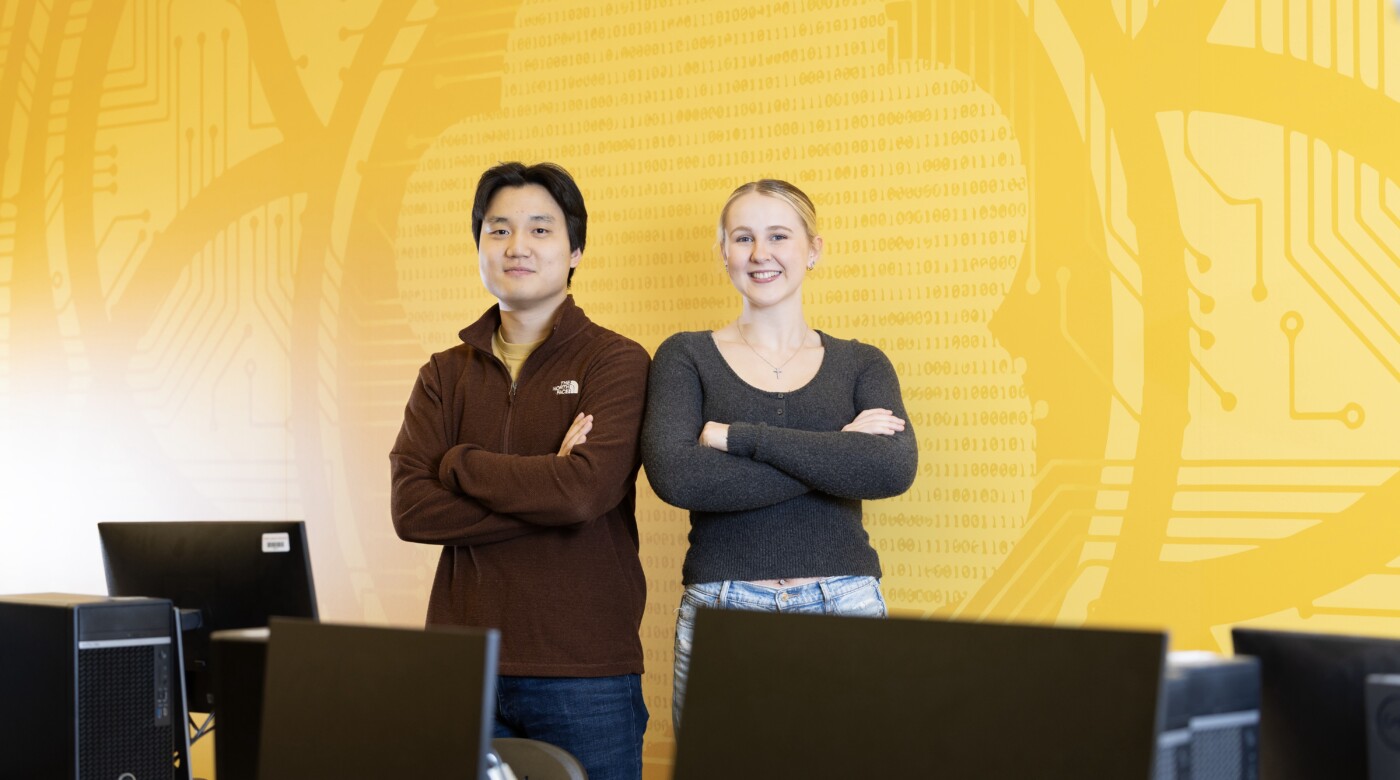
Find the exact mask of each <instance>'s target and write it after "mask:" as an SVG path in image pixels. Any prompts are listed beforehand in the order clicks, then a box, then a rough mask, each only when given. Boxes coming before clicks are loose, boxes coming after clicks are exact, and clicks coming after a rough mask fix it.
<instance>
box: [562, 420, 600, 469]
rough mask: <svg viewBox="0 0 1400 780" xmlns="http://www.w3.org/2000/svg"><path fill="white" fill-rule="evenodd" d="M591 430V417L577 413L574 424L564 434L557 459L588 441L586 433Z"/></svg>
mask: <svg viewBox="0 0 1400 780" xmlns="http://www.w3.org/2000/svg"><path fill="white" fill-rule="evenodd" d="M591 430H593V415H591V414H584V413H583V412H579V413H578V414H577V415H576V416H575V417H574V424H573V425H570V426H569V430H568V431H566V432H565V433H564V441H563V443H561V444H560V445H559V457H561V458H562V457H565V456H567V455H568V454H569V453H570V452H572V451H573V449H574V448H575V447H577V446H578V445H580V444H583V443H584V442H586V441H588V432H589V431H591Z"/></svg>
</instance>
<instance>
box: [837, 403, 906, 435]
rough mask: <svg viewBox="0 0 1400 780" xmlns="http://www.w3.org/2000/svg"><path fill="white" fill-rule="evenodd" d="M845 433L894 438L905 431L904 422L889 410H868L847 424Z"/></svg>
mask: <svg viewBox="0 0 1400 780" xmlns="http://www.w3.org/2000/svg"><path fill="white" fill-rule="evenodd" d="M841 430H843V431H855V432H856V433H870V434H875V435H878V436H893V435H895V434H896V433H899V432H900V431H902V430H904V420H902V419H900V418H898V417H895V416H894V412H891V411H890V410H889V409H866V410H865V411H863V412H861V413H860V414H858V415H856V418H855V419H854V420H851V421H850V422H849V423H846V427H844V428H842V429H841Z"/></svg>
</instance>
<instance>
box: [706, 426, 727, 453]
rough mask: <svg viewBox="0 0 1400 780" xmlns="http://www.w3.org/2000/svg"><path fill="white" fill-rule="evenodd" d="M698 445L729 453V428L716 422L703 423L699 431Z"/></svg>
mask: <svg viewBox="0 0 1400 780" xmlns="http://www.w3.org/2000/svg"><path fill="white" fill-rule="evenodd" d="M700 444H701V445H702V446H705V447H709V448H710V449H712V450H719V451H720V452H729V426H728V425H725V424H724V423H717V422H707V423H705V427H704V428H702V429H701V430H700Z"/></svg>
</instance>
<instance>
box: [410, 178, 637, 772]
mask: <svg viewBox="0 0 1400 780" xmlns="http://www.w3.org/2000/svg"><path fill="white" fill-rule="evenodd" d="M587 226H588V213H587V211H586V210H585V209H584V205H583V195H582V194H581V193H580V192H579V190H578V187H577V185H575V184H574V181H573V179H572V178H571V177H570V176H569V174H568V173H567V172H566V171H565V170H564V169H563V168H560V167H559V166H557V165H553V164H550V163H541V164H539V165H532V166H525V165H522V164H521V163H518V162H511V163H502V164H500V165H497V166H495V167H493V168H491V169H490V170H488V171H486V173H484V174H482V177H481V181H480V182H479V183H478V184H477V190H476V200H475V202H474V203H473V205H472V231H473V233H474V234H475V235H476V241H477V249H478V252H479V255H480V263H481V280H482V282H483V283H484V284H485V285H486V289H487V290H489V291H490V293H491V294H492V295H493V296H495V298H496V300H497V301H498V302H499V303H498V305H496V306H493V307H491V308H490V309H489V310H488V311H487V312H486V313H485V314H483V315H482V316H481V318H480V319H479V320H477V321H476V322H475V323H474V324H472V325H469V326H468V327H466V328H465V329H463V330H462V332H461V334H460V336H461V339H462V342H463V343H462V344H460V345H458V346H456V347H453V348H452V349H449V350H447V351H445V352H439V353H437V354H436V355H433V356H432V358H431V359H430V360H429V361H428V363H427V365H425V366H423V368H422V369H421V370H420V371H419V373H418V381H417V383H416V384H415V385H414V387H413V392H412V395H411V396H410V397H409V400H408V406H407V408H406V409H405V410H404V421H403V428H402V429H401V430H400V431H399V437H398V440H397V441H396V442H395V443H394V448H393V450H392V451H391V452H390V454H389V461H390V464H391V466H392V470H393V490H392V499H391V500H392V507H393V518H394V528H395V530H396V531H397V532H398V535H399V538H401V539H404V540H406V541H410V542H420V543H423V544H438V545H442V546H443V549H442V558H441V559H440V561H439V563H438V568H437V576H436V578H435V580H434V582H433V591H432V596H431V598H430V600H429V603H428V620H427V622H428V625H465V626H479V627H491V628H498V629H500V631H501V657H500V675H501V676H500V677H499V679H498V681H497V709H496V736H497V737H527V738H530V739H538V740H542V741H544V742H548V743H551V744H554V745H558V746H560V747H562V748H564V749H565V750H567V751H569V752H570V753H572V754H574V755H575V756H576V757H578V759H579V760H580V761H581V762H582V763H583V765H584V767H585V768H586V769H587V770H588V776H589V777H590V778H592V780H599V778H629V780H636V779H637V778H640V777H641V748H642V733H643V732H644V731H645V730H646V723H647V711H646V705H645V704H644V703H643V701H642V693H641V672H642V647H641V641H640V639H639V637H638V629H639V627H640V625H641V620H642V610H643V608H644V606H645V602H646V582H645V580H644V578H643V575H642V567H641V562H640V560H639V559H638V557H637V549H638V540H637V520H636V512H635V506H636V479H637V470H638V467H639V463H640V456H639V453H638V435H639V431H640V427H641V420H642V410H643V407H644V405H645V396H646V382H647V368H648V363H649V358H648V357H647V353H646V350H644V349H643V348H642V347H641V346H640V345H638V344H636V343H635V342H633V341H630V340H628V339H626V338H623V337H622V336H619V335H618V334H616V333H613V332H612V331H609V330H607V329H605V328H602V327H600V326H598V325H595V324H593V322H591V321H590V320H589V319H588V317H586V316H584V313H583V310H582V309H580V308H579V307H578V306H576V305H575V304H574V300H573V297H572V296H571V295H569V293H568V290H569V283H570V282H571V281H572V278H573V273H574V269H575V267H576V266H577V265H578V264H579V261H580V260H581V259H582V257H583V247H584V240H585V237H586V233H587Z"/></svg>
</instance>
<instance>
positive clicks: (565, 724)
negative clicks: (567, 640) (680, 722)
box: [495, 674, 647, 780]
mask: <svg viewBox="0 0 1400 780" xmlns="http://www.w3.org/2000/svg"><path fill="white" fill-rule="evenodd" d="M646 730H647V706H646V703H645V702H644V701H642V677H641V675H637V674H624V675H619V676H617V677H498V678H497V679H496V733H495V736H496V737H523V738H525V739H537V740H539V741H541V742H548V743H549V744H551V745H555V746H557V747H561V748H563V749H565V750H567V751H569V752H570V753H572V754H573V756H574V758H577V759H578V760H579V763H581V764H583V768H584V769H585V770H587V772H588V778H589V780H640V778H641V776H642V734H643V733H645V732H646Z"/></svg>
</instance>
